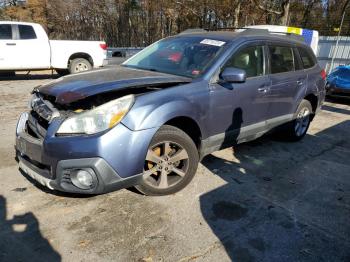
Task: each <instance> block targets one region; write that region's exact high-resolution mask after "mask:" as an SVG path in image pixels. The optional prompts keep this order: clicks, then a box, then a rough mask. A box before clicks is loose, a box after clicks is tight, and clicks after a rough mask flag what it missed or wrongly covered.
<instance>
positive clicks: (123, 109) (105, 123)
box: [57, 95, 134, 135]
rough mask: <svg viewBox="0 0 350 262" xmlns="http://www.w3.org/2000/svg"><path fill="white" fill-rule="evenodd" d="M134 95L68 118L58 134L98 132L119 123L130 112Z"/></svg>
mask: <svg viewBox="0 0 350 262" xmlns="http://www.w3.org/2000/svg"><path fill="white" fill-rule="evenodd" d="M133 103H134V96H133V95H128V96H124V97H121V98H118V99H116V100H112V101H110V102H108V103H106V104H103V105H101V106H98V107H96V108H94V109H91V110H89V111H86V112H82V113H78V114H77V115H75V116H72V117H70V118H68V119H66V120H65V121H64V122H63V123H62V124H61V126H60V128H59V129H58V131H57V134H61V135H62V134H96V133H98V132H102V131H104V130H107V129H109V128H112V127H114V126H115V125H117V124H118V123H119V122H120V121H121V120H122V119H123V117H124V116H125V115H126V114H127V113H128V112H129V110H130V108H131V106H132V105H133Z"/></svg>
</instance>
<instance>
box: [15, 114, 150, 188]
mask: <svg viewBox="0 0 350 262" xmlns="http://www.w3.org/2000/svg"><path fill="white" fill-rule="evenodd" d="M29 118H30V113H28V112H25V113H22V114H21V116H20V119H19V121H18V124H17V129H16V146H15V148H16V152H17V159H18V162H19V168H20V169H21V170H22V171H23V172H24V173H25V174H27V175H28V176H29V177H31V178H32V179H34V180H35V181H37V182H38V183H40V184H42V185H44V186H45V187H47V188H49V189H51V190H59V191H64V192H70V193H83V194H101V193H106V192H110V191H114V190H117V189H121V188H125V187H130V186H133V185H136V184H138V183H139V181H140V179H142V170H143V165H144V159H145V155H146V152H147V147H148V144H147V143H149V142H150V140H151V139H152V137H153V134H154V133H155V130H153V129H148V130H143V131H131V130H129V129H128V128H127V127H125V126H124V125H123V124H119V125H117V126H116V127H114V128H112V129H111V130H109V131H108V132H105V133H102V134H97V135H90V136H71V137H57V136H56V135H55V134H56V130H57V128H58V127H59V125H60V123H61V121H60V120H59V119H56V120H54V121H53V122H52V123H51V124H50V126H49V127H48V129H47V133H46V135H45V137H42V138H41V137H35V136H33V134H32V132H31V131H30V130H28V129H30V127H29V124H28V121H29ZM30 121H33V120H32V119H31V120H30ZM35 125H38V123H34V126H35ZM31 126H33V124H31ZM147 141H148V142H147ZM145 142H146V143H145ZM117 170H118V171H117ZM79 171H84V172H87V173H88V174H90V175H91V178H90V179H91V181H90V182H91V186H90V187H87V188H86V187H85V188H84V187H80V186H79V182H77V181H78V180H77V179H76V174H77V172H79Z"/></svg>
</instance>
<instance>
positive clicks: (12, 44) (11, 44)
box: [6, 43, 16, 46]
mask: <svg viewBox="0 0 350 262" xmlns="http://www.w3.org/2000/svg"><path fill="white" fill-rule="evenodd" d="M6 45H10V46H14V45H16V43H6Z"/></svg>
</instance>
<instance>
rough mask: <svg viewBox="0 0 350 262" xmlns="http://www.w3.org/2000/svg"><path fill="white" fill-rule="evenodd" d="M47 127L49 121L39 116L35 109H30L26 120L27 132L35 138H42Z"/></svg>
mask: <svg viewBox="0 0 350 262" xmlns="http://www.w3.org/2000/svg"><path fill="white" fill-rule="evenodd" d="M48 127H49V122H48V121H47V120H45V119H43V118H42V117H40V116H39V115H38V114H37V113H36V112H35V111H33V110H32V111H31V112H30V114H29V117H28V121H27V133H28V134H29V135H31V136H33V137H35V138H44V137H45V136H46V133H47V129H48Z"/></svg>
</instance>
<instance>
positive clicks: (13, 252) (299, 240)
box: [0, 73, 350, 262]
mask: <svg viewBox="0 0 350 262" xmlns="http://www.w3.org/2000/svg"><path fill="white" fill-rule="evenodd" d="M48 81H50V75H48V74H43V73H40V74H36V75H30V76H25V75H20V76H17V77H16V78H14V79H10V80H2V81H1V80H0V118H1V120H2V125H1V126H0V261H29V260H30V261H61V260H63V261H147V262H150V261H231V260H233V261H317V262H318V261H332V262H333V261H350V223H349V221H350V162H349V159H350V158H349V157H350V98H349V99H348V100H347V99H341V100H340V99H337V100H332V101H329V102H326V103H325V105H324V107H323V110H322V112H321V113H320V114H319V115H318V116H317V117H316V118H315V120H314V122H313V123H312V125H311V129H310V130H309V133H308V134H307V136H306V137H305V139H304V140H303V141H301V142H298V143H286V142H283V141H279V140H276V139H274V138H273V137H271V136H267V137H263V138H261V139H259V140H257V141H254V142H251V143H247V144H242V145H240V146H237V147H235V148H234V149H226V150H222V151H219V152H216V153H215V154H212V155H210V156H208V157H206V158H205V159H204V160H203V161H202V163H201V164H200V166H199V169H198V172H197V174H196V176H195V178H194V180H193V181H192V182H191V184H190V185H189V186H188V187H187V188H186V189H184V190H183V191H181V192H179V193H178V194H175V195H171V196H166V197H144V196H142V195H140V194H137V193H135V192H133V191H130V190H120V191H117V192H113V193H109V194H105V195H99V196H93V197H86V196H85V197H84V196H71V195H65V194H61V193H58V192H49V191H48V190H46V189H45V188H43V187H41V186H39V185H36V184H35V183H33V182H32V181H30V180H28V179H27V178H26V177H24V176H23V175H22V174H21V172H20V171H19V170H18V166H17V164H16V162H15V159H14V148H13V146H14V140H15V127H16V121H17V117H18V115H19V114H20V112H22V111H24V110H26V106H27V101H28V99H29V97H30V94H29V93H30V91H31V90H32V89H33V87H35V86H37V85H40V84H43V83H46V82H48Z"/></svg>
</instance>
